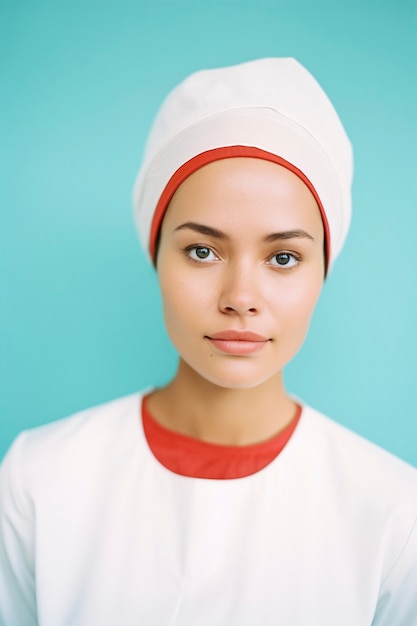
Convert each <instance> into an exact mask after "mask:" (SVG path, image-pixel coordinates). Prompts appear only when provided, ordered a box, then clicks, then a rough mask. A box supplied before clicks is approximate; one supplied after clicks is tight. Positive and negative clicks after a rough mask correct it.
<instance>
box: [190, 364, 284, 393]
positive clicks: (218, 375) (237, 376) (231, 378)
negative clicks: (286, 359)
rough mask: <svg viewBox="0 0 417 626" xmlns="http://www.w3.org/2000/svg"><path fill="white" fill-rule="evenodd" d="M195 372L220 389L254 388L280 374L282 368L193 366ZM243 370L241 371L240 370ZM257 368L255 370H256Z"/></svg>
mask: <svg viewBox="0 0 417 626" xmlns="http://www.w3.org/2000/svg"><path fill="white" fill-rule="evenodd" d="M193 369H194V371H195V372H196V374H197V375H198V376H199V377H200V378H202V379H204V380H206V381H207V382H208V383H210V384H212V385H215V386H216V387H220V388H222V389H254V388H255V387H259V386H261V385H263V384H264V383H266V382H267V381H269V380H271V379H272V378H277V377H279V376H280V375H281V371H282V369H278V370H274V371H269V372H260V371H259V369H258V368H246V367H245V368H234V369H235V371H231V370H232V368H228V370H229V371H216V372H213V371H207V370H202V369H198V368H193ZM242 370H243V371H242ZM245 370H249V371H245ZM256 370H257V371H256Z"/></svg>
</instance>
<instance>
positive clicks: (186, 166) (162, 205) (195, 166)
mask: <svg viewBox="0 0 417 626" xmlns="http://www.w3.org/2000/svg"><path fill="white" fill-rule="evenodd" d="M242 157H243V158H245V157H246V158H254V159H263V160H264V161H270V162H272V163H276V164H277V165H281V166H283V167H285V168H286V169H288V170H289V171H291V172H292V173H293V174H295V175H296V176H298V178H300V179H301V180H302V181H303V183H304V184H305V185H306V186H307V187H308V189H309V190H310V192H311V193H312V194H313V196H314V199H315V200H316V203H317V206H318V208H319V211H320V215H321V219H322V222H323V229H324V264H325V275H326V274H327V268H328V259H329V258H330V230H329V223H328V221H327V216H326V213H325V210H324V208H323V205H322V202H321V200H320V197H319V195H318V193H317V191H316V189H315V188H314V185H313V184H312V182H311V181H310V180H309V179H308V178H307V176H306V175H305V174H304V173H303V172H302V171H301V170H300V169H299V168H298V167H296V166H295V165H294V164H293V163H290V162H289V161H287V160H286V159H283V158H282V157H280V156H279V155H277V154H272V153H271V152H267V151H266V150H262V149H260V148H256V147H254V146H223V147H220V148H212V149H210V150H206V151H204V152H201V153H200V154H196V155H195V156H194V157H192V158H191V159H189V160H188V161H186V162H185V163H183V164H182V165H181V166H180V167H179V168H178V169H177V170H176V171H175V172H174V174H173V175H172V176H171V178H170V179H169V181H168V183H167V184H166V185H165V188H164V190H163V192H162V194H161V196H160V198H159V201H158V204H157V205H156V208H155V212H154V215H153V219H152V224H151V231H150V238H149V254H150V257H151V259H152V262H153V264H154V265H155V264H156V256H157V252H158V239H159V234H160V230H161V226H162V222H163V219H164V216H165V213H166V210H167V208H168V205H169V203H170V201H171V199H172V197H173V195H174V194H175V192H176V191H177V189H178V188H179V187H180V185H181V184H182V183H183V182H184V181H185V180H186V179H187V178H188V177H189V176H191V174H193V173H194V172H196V171H197V170H199V169H200V168H202V167H204V166H205V165H208V164H209V163H213V162H215V161H220V160H222V159H230V158H242Z"/></svg>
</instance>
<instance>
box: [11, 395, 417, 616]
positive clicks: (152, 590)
mask: <svg viewBox="0 0 417 626" xmlns="http://www.w3.org/2000/svg"><path fill="white" fill-rule="evenodd" d="M140 406H141V396H140V394H135V395H133V396H129V397H126V398H122V399H120V400H117V401H115V402H112V403H109V404H106V405H103V406H100V407H97V408H94V409H90V410H88V411H84V412H82V413H80V414H77V415H75V416H73V417H71V418H68V419H66V420H62V421H60V422H57V423H54V424H51V425H47V426H44V427H40V428H37V429H34V430H32V431H28V432H26V433H23V434H22V435H20V436H19V437H18V439H17V440H16V442H15V443H14V445H13V446H12V448H11V450H10V452H9V453H8V455H7V457H6V459H5V461H4V463H3V465H2V467H1V471H0V531H1V533H0V624H1V625H2V626H35V625H38V626H95V625H99V626H120V625H123V626H137V625H138V624H140V625H141V626H168V625H169V626H196V625H198V626H254V624H260V625H262V626H272V625H274V626H276V625H277V624H285V626H306V625H310V624H311V625H314V626H316V625H320V626H335V625H336V624H337V626H371V624H372V626H394V625H395V626H413V625H415V624H417V594H416V581H417V535H416V528H415V519H416V515H417V502H416V488H417V472H416V470H415V469H413V468H412V467H410V466H408V465H407V464H406V463H404V462H402V461H400V460H399V459H396V458H394V457H392V456H391V455H390V454H388V453H387V452H384V451H382V450H381V449H379V448H377V447H376V446H375V445H373V444H371V443H369V442H367V441H365V440H363V439H362V438H360V437H359V436H357V435H355V434H353V433H351V432H350V431H348V430H346V429H345V428H343V427H342V426H339V425H337V424H336V423H334V422H332V421H331V420H329V419H328V418H327V417H325V416H323V415H321V414H319V413H317V412H316V411H314V410H313V409H311V408H309V407H306V406H305V407H303V413H302V416H301V419H300V422H299V424H298V426H297V428H296V430H295V432H294V435H293V436H292V438H291V439H290V441H289V443H288V444H287V446H286V447H285V448H284V450H283V451H282V453H281V454H280V455H279V456H278V457H277V458H276V459H275V460H274V461H273V462H272V463H271V464H270V465H268V466H267V467H266V468H264V469H263V470H261V471H260V472H257V473H256V474H253V475H252V476H249V477H245V478H240V479H234V480H207V479H194V478H189V477H183V476H179V475H177V474H174V473H172V472H170V471H169V470H167V469H166V468H165V467H163V466H162V465H161V464H160V463H159V462H158V461H157V460H156V459H155V457H154V456H153V455H152V453H151V451H150V449H149V447H148V445H147V442H146V439H145V436H144V433H143V430H142V427H141V420H140ZM35 593H36V598H37V600H35Z"/></svg>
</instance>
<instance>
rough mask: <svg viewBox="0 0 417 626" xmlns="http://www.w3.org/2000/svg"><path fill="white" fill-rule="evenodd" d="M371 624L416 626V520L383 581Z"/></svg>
mask: <svg viewBox="0 0 417 626" xmlns="http://www.w3.org/2000/svg"><path fill="white" fill-rule="evenodd" d="M372 626H417V520H416V521H415V523H414V526H413V529H412V531H411V533H410V535H409V537H408V539H407V542H406V544H405V546H404V547H403V549H402V551H401V554H400V555H399V557H398V559H397V560H396V562H395V563H394V565H393V567H392V569H391V571H390V572H389V574H388V575H387V576H386V578H385V580H384V581H383V583H382V587H381V593H380V596H379V601H378V604H377V609H376V613H375V617H374V619H373V621H372Z"/></svg>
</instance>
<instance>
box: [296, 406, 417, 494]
mask: <svg viewBox="0 0 417 626" xmlns="http://www.w3.org/2000/svg"><path fill="white" fill-rule="evenodd" d="M303 418H304V421H305V424H304V426H305V429H306V430H307V431H308V436H309V439H310V442H311V443H312V444H313V443H314V448H315V453H316V456H322V457H323V458H324V459H326V460H327V462H328V463H331V465H332V467H334V470H335V472H336V471H339V472H340V477H342V476H346V478H349V477H350V476H351V477H352V478H355V479H359V478H360V483H361V484H362V485H363V486H364V488H367V487H372V488H376V487H377V486H378V485H380V486H381V487H382V485H383V488H384V491H385V492H392V493H393V494H394V493H395V492H396V491H397V490H398V489H400V493H401V492H402V490H403V489H405V490H407V491H408V489H409V488H411V489H414V490H415V489H416V488H417V469H416V468H414V467H413V466H411V465H410V464H408V463H406V462H405V461H403V460H402V459H400V458H398V457H396V456H394V455H393V454H391V453H390V452H388V451H387V450H384V449H383V448H381V447H380V446H378V445H377V444H375V443H372V442H371V441H369V440H367V439H365V438H364V437H362V436H361V435H358V434H357V433H355V432H353V431H352V430H349V429H348V428H346V427H345V426H342V425H341V424H340V423H338V422H336V421H334V420H333V419H331V418H330V417H328V416H326V415H324V414H323V413H320V412H319V411H316V410H315V409H313V408H311V407H309V406H304V409H303ZM355 482H356V481H355Z"/></svg>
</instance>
